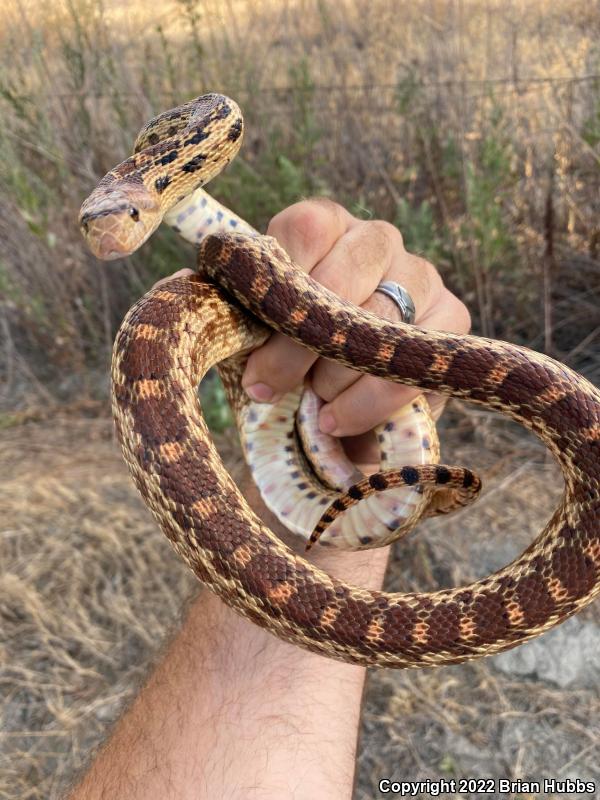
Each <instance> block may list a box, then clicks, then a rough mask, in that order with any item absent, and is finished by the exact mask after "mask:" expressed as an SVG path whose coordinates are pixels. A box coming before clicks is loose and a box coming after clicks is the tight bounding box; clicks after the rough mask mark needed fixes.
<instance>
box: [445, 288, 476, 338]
mask: <svg viewBox="0 0 600 800" xmlns="http://www.w3.org/2000/svg"><path fill="white" fill-rule="evenodd" d="M441 302H443V303H444V305H445V306H446V309H447V311H448V313H449V314H451V316H452V330H453V331H454V332H455V333H468V332H469V331H470V330H471V313H470V312H469V309H468V308H467V306H466V305H465V304H464V303H463V301H462V300H460V299H459V298H458V297H457V296H456V295H455V294H453V293H452V292H451V291H450V290H449V289H446V288H444V290H443V292H442V297H441Z"/></svg>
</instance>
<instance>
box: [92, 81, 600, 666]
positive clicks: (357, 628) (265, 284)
mask: <svg viewBox="0 0 600 800" xmlns="http://www.w3.org/2000/svg"><path fill="white" fill-rule="evenodd" d="M241 132H242V118H241V114H240V112H239V109H238V108H237V106H236V105H235V104H234V103H233V102H232V101H230V100H228V99H227V98H224V97H222V96H219V95H207V96H205V97H203V98H199V99H198V100H197V101H193V102H192V103H188V104H185V105H184V106H181V107H179V108H178V109H174V110H172V111H170V112H166V113H165V114H163V115H160V116H159V117H157V118H156V119H155V120H152V121H151V122H150V123H148V125H147V126H146V127H145V128H144V129H143V130H142V132H141V134H140V136H139V137H138V142H137V147H136V150H137V152H136V155H134V156H133V157H132V158H130V159H128V160H127V161H125V162H123V164H121V165H120V166H119V167H117V168H115V169H114V170H112V171H111V172H110V173H108V175H107V176H106V177H105V178H104V179H103V180H102V181H101V183H100V184H99V186H98V188H97V189H96V190H95V191H94V192H93V193H92V195H91V196H90V197H89V198H88V199H87V200H86V201H85V203H84V205H83V206H82V212H81V218H80V222H81V225H82V228H83V230H84V235H86V237H87V239H88V242H89V243H90V246H91V247H92V249H93V250H94V252H96V254H98V255H99V256H101V257H104V258H107V257H115V256H119V255H125V254H127V253H129V252H131V251H132V250H134V249H135V248H136V247H137V246H139V244H141V242H142V241H144V240H145V239H146V238H147V237H148V236H149V235H150V233H151V232H152V231H153V230H155V229H156V227H157V226H158V224H159V223H160V220H161V219H162V216H163V214H164V213H165V211H166V210H167V209H168V208H169V207H171V206H172V205H173V204H174V203H176V202H177V201H178V200H181V198H182V197H183V196H184V195H185V194H187V193H188V192H190V191H192V190H194V189H196V187H198V186H200V185H202V184H204V183H205V182H206V181H208V180H209V179H210V178H211V177H213V176H214V175H215V174H216V173H217V172H219V171H220V169H222V168H223V167H224V166H225V165H226V164H227V163H228V162H229V161H230V160H231V158H232V157H233V156H234V155H235V153H236V152H237V149H238V147H239V144H240V139H241ZM199 267H200V270H201V272H202V273H203V275H206V276H209V277H210V278H212V279H214V280H216V281H218V283H219V284H220V285H221V286H223V287H224V289H225V290H226V292H227V293H229V294H231V295H233V296H235V298H236V299H237V300H239V301H240V303H242V304H243V305H244V306H245V307H246V308H247V309H248V310H249V311H250V312H251V314H252V315H253V316H252V317H251V316H249V315H247V314H244V313H242V312H241V311H240V310H239V309H238V308H237V307H236V306H234V305H232V304H231V303H230V302H228V301H227V299H226V298H227V295H226V294H225V292H224V291H223V290H222V289H219V288H217V287H216V286H214V285H213V284H209V283H206V282H205V281H204V280H203V278H201V277H199V276H193V277H191V278H181V279H176V280H173V281H171V282H169V283H168V285H166V286H162V287H159V288H156V289H154V290H152V291H151V292H149V293H148V294H147V295H146V296H145V297H144V298H142V299H141V300H140V301H139V302H138V303H136V304H135V305H134V306H133V308H132V309H131V310H130V311H129V313H128V314H127V316H126V318H125V320H124V322H123V324H122V326H121V328H120V330H119V333H118V335H117V338H116V341H115V347H114V354H113V368H112V379H113V413H114V417H115V423H116V426H117V433H118V437H119V439H120V441H121V445H122V447H123V452H124V455H125V458H126V460H127V463H128V465H129V468H130V470H131V472H132V474H133V477H134V480H135V482H136V484H137V486H138V488H139V490H140V492H141V493H142V495H143V497H144V499H145V501H146V503H147V504H148V505H149V507H150V508H151V509H152V511H153V513H154V515H155V517H156V518H157V520H158V521H159V524H160V525H161V528H162V530H163V531H164V533H165V534H166V535H167V537H168V538H169V539H170V541H171V542H172V544H173V546H174V547H175V549H176V550H177V551H178V552H179V553H180V554H181V555H182V556H183V558H184V559H185V560H186V561H187V563H188V564H189V565H190V567H191V568H192V569H193V570H194V572H195V573H196V575H197V576H198V577H199V578H200V579H201V580H202V581H203V582H204V583H206V584H207V586H209V587H210V588H211V589H212V590H213V591H215V592H216V593H217V594H219V595H220V596H221V597H222V598H223V599H224V600H225V602H227V603H228V604H229V605H230V606H232V607H233V608H235V609H237V610H238V611H239V612H240V613H242V614H243V615H244V616H246V617H247V618H249V619H251V620H252V621H254V622H256V623H257V624H259V625H261V626H262V627H265V628H267V629H268V630H270V631H271V632H273V633H274V634H276V635H278V636H280V637H281V638H284V639H286V640H288V641H291V642H294V643H296V644H299V645H302V646H304V647H306V648H308V649H311V650H314V651H317V652H320V653H323V654H325V655H328V656H331V657H334V658H338V659H342V660H346V661H351V662H354V663H359V664H366V665H376V666H390V667H415V666H425V665H435V664H447V663H453V662H459V661H464V660H466V659H469V658H474V657H477V656H481V655H486V654H489V653H494V652H498V651H501V650H504V649H506V648H508V647H511V646H514V645H516V644H518V643H520V642H523V641H525V640H527V639H529V638H531V637H533V636H535V635H537V634H539V633H541V632H542V631H544V630H546V629H548V628H550V627H551V626H553V625H555V624H556V623H558V622H560V621H562V620H563V619H565V618H566V617H568V616H570V615H572V614H574V613H575V612H577V611H578V610H579V609H581V608H582V607H583V606H585V605H587V604H588V603H589V602H591V600H592V599H594V597H596V595H597V594H598V592H599V590H600V529H599V527H600V526H599V521H600V494H599V492H600V393H599V392H598V390H597V389H595V388H594V387H593V386H592V385H591V384H590V383H589V382H588V381H586V380H585V379H583V378H582V377H580V376H579V375H577V374H576V373H574V372H572V371H571V370H569V369H568V368H567V367H564V366H562V365H560V364H559V363H557V362H556V361H554V360H552V359H550V358H548V357H546V356H543V355H540V354H538V353H535V352H532V351H530V350H527V349H525V348H522V347H517V346H515V345H511V344H507V343H504V342H498V341H493V340H487V339H482V338H478V337H474V336H457V335H453V334H446V333H438V332H432V331H425V330H422V329H419V328H418V327H411V326H407V325H403V324H392V323H389V322H386V321H385V320H381V319H379V318H377V317H374V316H373V315H370V314H368V313H367V312H364V311H362V310H361V309H357V308H355V307H354V306H352V305H350V304H348V303H346V302H344V301H343V300H340V299H339V298H338V297H336V296H335V295H333V294H332V293H330V292H328V291H326V290H324V289H323V287H320V286H319V285H318V284H316V283H315V282H314V281H312V280H311V279H310V278H309V277H308V276H306V275H305V274H304V273H302V272H301V271H299V270H298V269H296V268H295V267H294V265H293V264H292V263H291V261H290V259H289V258H288V256H287V255H286V254H285V252H284V251H283V250H282V249H281V248H280V247H279V246H278V245H277V243H276V242H275V240H273V239H270V238H268V237H261V238H248V237H247V236H243V235H239V234H235V233H231V234H219V235H218V236H208V237H206V238H205V239H204V241H202V242H201V244H200V250H199ZM254 317H258V318H259V319H261V320H263V321H264V322H266V323H267V324H268V325H269V326H270V327H272V328H275V329H277V330H279V331H281V332H283V333H285V334H286V335H288V336H291V337H292V338H294V339H295V340H297V341H299V342H301V343H302V344H304V345H306V346H307V347H310V348H312V349H313V350H314V351H315V352H317V353H319V354H320V355H322V356H324V357H326V358H332V359H335V360H337V361H339V362H341V363H343V364H346V365H348V366H350V367H353V368H356V369H359V370H361V371H364V372H368V373H371V374H373V375H378V376H381V377H385V378H388V379H390V380H394V381H397V382H400V383H405V384H409V385H415V386H419V387H421V388H422V389H424V390H426V391H435V392H441V393H445V394H449V395H454V396H457V397H461V398H464V399H466V400H468V401H470V402H473V403H477V404H480V405H483V406H486V407H488V408H492V409H495V410H497V411H500V412H502V413H504V414H506V415H508V416H509V417H512V418H513V419H515V420H517V421H518V422H520V423H521V424H523V425H524V426H525V427H526V428H528V429H530V430H532V431H533V432H534V433H536V434H537V435H538V436H539V437H540V438H541V439H542V441H543V442H544V443H545V444H546V446H547V447H548V448H549V449H550V451H551V452H552V453H553V454H554V456H555V457H556V459H557V460H558V462H559V464H560V466H561V468H562V471H563V474H564V478H565V484H566V491H565V495H564V497H563V501H562V503H561V505H560V506H559V508H558V509H556V511H555V512H554V515H553V516H552V519H551V520H550V522H549V523H548V524H547V525H546V527H545V528H544V530H543V531H542V533H541V534H540V535H539V536H538V538H537V539H536V540H535V542H534V543H533V544H532V545H531V546H530V547H529V548H528V549H527V550H526V551H525V552H524V553H523V554H522V555H521V556H520V557H519V558H517V559H516V560H515V561H514V562H513V563H512V564H510V565H508V566H506V567H504V568H503V569H501V570H499V571H498V572H496V573H494V574H493V575H491V576H489V577H487V578H485V579H483V580H480V581H478V582H476V583H474V584H472V585H470V586H465V587H459V588H456V589H449V590H442V591H437V592H433V593H423V594H414V593H407V594H394V595H391V594H387V593H385V592H370V591H366V590H363V589H359V588H355V587H350V586H348V585H345V584H343V583H342V582H340V581H338V580H336V579H335V578H332V577H330V576H328V575H326V574H325V573H324V572H322V571H320V570H318V569H317V568H315V567H314V566H312V565H311V564H310V563H308V562H307V561H306V560H304V559H303V558H301V557H299V556H297V555H295V554H294V553H293V552H292V551H291V550H289V549H288V548H287V547H285V546H284V545H283V544H282V543H281V542H280V541H279V540H278V539H277V537H275V535H274V534H273V533H272V532H271V531H270V530H269V529H268V528H267V527H266V526H264V525H263V524H262V523H261V522H260V520H259V519H258V518H257V517H256V516H255V515H254V514H253V512H252V511H251V509H250V508H249V507H248V505H247V503H246V502H245V500H244V498H243V497H242V496H241V494H240V493H239V491H238V489H237V488H236V486H235V484H234V483H233V481H232V480H231V478H230V477H229V475H228V474H227V472H226V471H225V469H224V467H223V465H222V464H221V461H220V460H219V457H218V455H217V453H216V451H215V449H214V446H213V445H212V442H211V440H210V437H209V434H208V430H207V428H206V425H205V423H204V420H203V419H202V415H201V412H200V409H199V407H198V403H197V399H196V386H197V383H198V381H199V379H200V378H201V376H202V375H203V374H204V373H205V372H206V370H207V369H208V368H209V367H210V366H211V365H213V364H216V363H221V362H224V361H225V360H227V361H226V364H225V382H226V386H227V388H228V391H229V394H230V397H231V399H232V401H233V403H234V404H236V403H242V402H243V399H242V390H241V388H240V385H239V377H240V370H241V368H242V364H243V358H244V354H245V353H246V352H247V351H248V350H249V349H251V348H253V347H256V346H257V345H259V344H260V343H261V342H262V341H264V338H265V336H266V335H267V334H266V331H265V330H264V329H263V328H262V327H261V326H260V325H258V324H257V322H256V321H255V319H254ZM392 483H394V484H397V483H404V484H408V485H421V486H425V487H436V486H437V487H440V486H444V487H446V488H454V489H455V490H456V491H457V492H458V493H462V495H463V497H464V499H465V500H468V499H470V497H471V495H472V494H474V493H475V492H476V490H477V489H478V481H477V479H476V478H475V477H474V476H473V475H472V473H470V472H469V471H468V470H464V469H460V468H457V467H440V466H436V465H430V466H417V467H406V468H404V469H402V470H398V471H397V472H396V473H395V474H394V475H393V476H388V477H385V476H381V475H379V476H376V477H374V478H373V479H372V480H368V479H366V480H365V481H364V482H363V485H362V486H359V487H358V488H357V489H356V491H355V492H354V493H350V494H349V496H348V498H346V500H347V501H348V502H352V501H354V500H355V499H358V498H360V497H361V496H362V495H363V494H364V493H368V492H373V491H376V490H377V491H378V490H381V489H384V488H386V487H387V486H389V485H391V484H392ZM345 504H347V503H346V502H344V503H340V504H339V505H340V506H342V505H345ZM333 513H335V509H331V510H330V511H329V512H327V513H326V515H325V516H324V520H325V521H327V519H328V517H330V516H332V515H333Z"/></svg>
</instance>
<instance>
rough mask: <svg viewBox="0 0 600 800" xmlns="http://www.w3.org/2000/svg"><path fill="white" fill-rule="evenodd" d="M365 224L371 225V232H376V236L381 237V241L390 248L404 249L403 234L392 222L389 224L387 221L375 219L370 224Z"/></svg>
mask: <svg viewBox="0 0 600 800" xmlns="http://www.w3.org/2000/svg"><path fill="white" fill-rule="evenodd" d="M365 224H366V225H369V227H370V228H371V230H372V231H373V232H374V235H375V236H377V237H379V239H380V240H381V241H382V242H385V243H386V244H387V245H388V246H389V247H393V248H397V247H401V248H404V239H403V238H402V234H401V233H400V231H399V230H398V228H397V227H396V226H395V225H393V224H392V223H391V222H388V221H387V220H385V219H374V220H371V221H370V222H366V223H365Z"/></svg>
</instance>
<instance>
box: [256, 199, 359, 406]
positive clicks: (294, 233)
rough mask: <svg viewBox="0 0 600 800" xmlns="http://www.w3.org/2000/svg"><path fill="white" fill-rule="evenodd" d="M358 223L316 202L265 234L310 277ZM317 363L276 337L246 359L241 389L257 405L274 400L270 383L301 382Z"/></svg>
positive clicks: (276, 221)
mask: <svg viewBox="0 0 600 800" xmlns="http://www.w3.org/2000/svg"><path fill="white" fill-rule="evenodd" d="M359 224H360V220H357V219H356V218H355V217H353V216H352V215H351V214H350V213H349V212H348V211H346V209H345V208H343V207H342V206H340V205H338V204H337V203H334V202H333V201H332V200H329V199H328V198H315V199H311V200H304V201H302V202H300V203H295V204H294V205H293V206H290V207H289V208H286V209H285V210H284V211H281V212H280V213H279V214H277V215H276V216H275V217H273V219H272V220H271V222H270V223H269V226H268V228H267V234H268V235H270V236H274V237H275V238H276V239H277V241H278V242H279V244H280V245H281V246H282V247H283V248H284V250H286V252H287V253H288V255H289V256H290V258H292V259H293V261H294V262H295V263H296V264H297V265H298V266H299V267H300V268H301V269H302V270H303V271H304V272H307V273H309V272H310V271H311V270H312V269H313V268H314V267H315V266H316V265H317V264H318V263H319V262H321V261H322V260H323V258H325V257H326V256H327V254H328V253H329V252H330V251H331V250H332V248H333V247H334V245H335V243H336V242H337V241H338V240H339V239H340V238H341V237H342V236H343V235H344V234H345V233H346V232H347V231H348V230H350V229H351V228H353V227H354V226H356V225H359ZM316 360H317V356H316V355H315V354H313V353H312V352H311V351H310V350H307V349H306V348H305V347H303V346H302V345H300V344H297V343H296V342H293V341H292V340H291V339H289V338H288V337H287V336H284V335H283V334H281V333H273V334H272V335H271V336H270V338H269V339H268V341H267V342H266V343H265V344H264V345H262V347H259V348H258V349H257V350H255V351H254V352H253V353H252V354H251V355H250V357H249V358H248V363H247V365H246V369H245V371H244V375H243V377H242V387H243V388H244V389H245V390H246V391H247V392H248V394H249V395H250V397H251V398H252V399H253V400H258V401H262V402H265V401H267V402H269V401H275V400H277V399H278V397H279V395H280V393H281V392H280V391H278V389H277V388H275V389H274V388H273V386H271V385H269V384H268V382H269V381H271V382H272V383H275V384H276V386H277V387H279V386H287V385H290V384H295V383H297V382H300V381H301V380H302V376H303V375H305V374H306V373H307V372H308V370H309V369H310V368H311V366H312V365H313V363H314V362H315V361H316ZM274 376H276V378H275V379H274V380H273V378H274Z"/></svg>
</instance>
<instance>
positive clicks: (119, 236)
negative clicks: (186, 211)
mask: <svg viewBox="0 0 600 800" xmlns="http://www.w3.org/2000/svg"><path fill="white" fill-rule="evenodd" d="M108 177H109V176H108V175H107V178H108ZM105 181H106V178H105V179H104V180H103V181H102V182H101V183H100V185H99V186H98V187H97V188H96V189H95V190H94V191H93V192H92V194H91V195H90V196H89V197H88V198H87V200H85V201H84V202H83V205H82V206H81V210H80V212H79V227H80V228H81V232H82V234H83V237H84V238H85V240H86V242H87V244H88V247H89V248H90V250H91V251H92V253H93V254H94V255H95V256H96V257H97V258H100V259H102V260H103V261H111V260H113V259H115V258H124V257H125V256H128V255H130V254H131V253H133V252H134V250H137V248H138V247H140V245H142V244H143V243H144V242H145V241H146V239H148V237H149V236H151V235H152V233H154V231H155V230H156V229H157V228H158V226H159V225H160V222H161V219H162V214H161V213H160V209H159V207H158V204H157V203H156V201H155V200H154V199H153V198H152V196H151V195H150V193H149V192H148V191H147V190H146V188H145V187H144V186H143V184H139V185H138V184H133V183H130V184H128V185H127V187H126V189H122V188H121V187H119V188H118V189H117V188H113V189H111V188H110V185H106V184H105V185H104V186H103V184H104V182H105ZM107 183H108V181H107Z"/></svg>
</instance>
